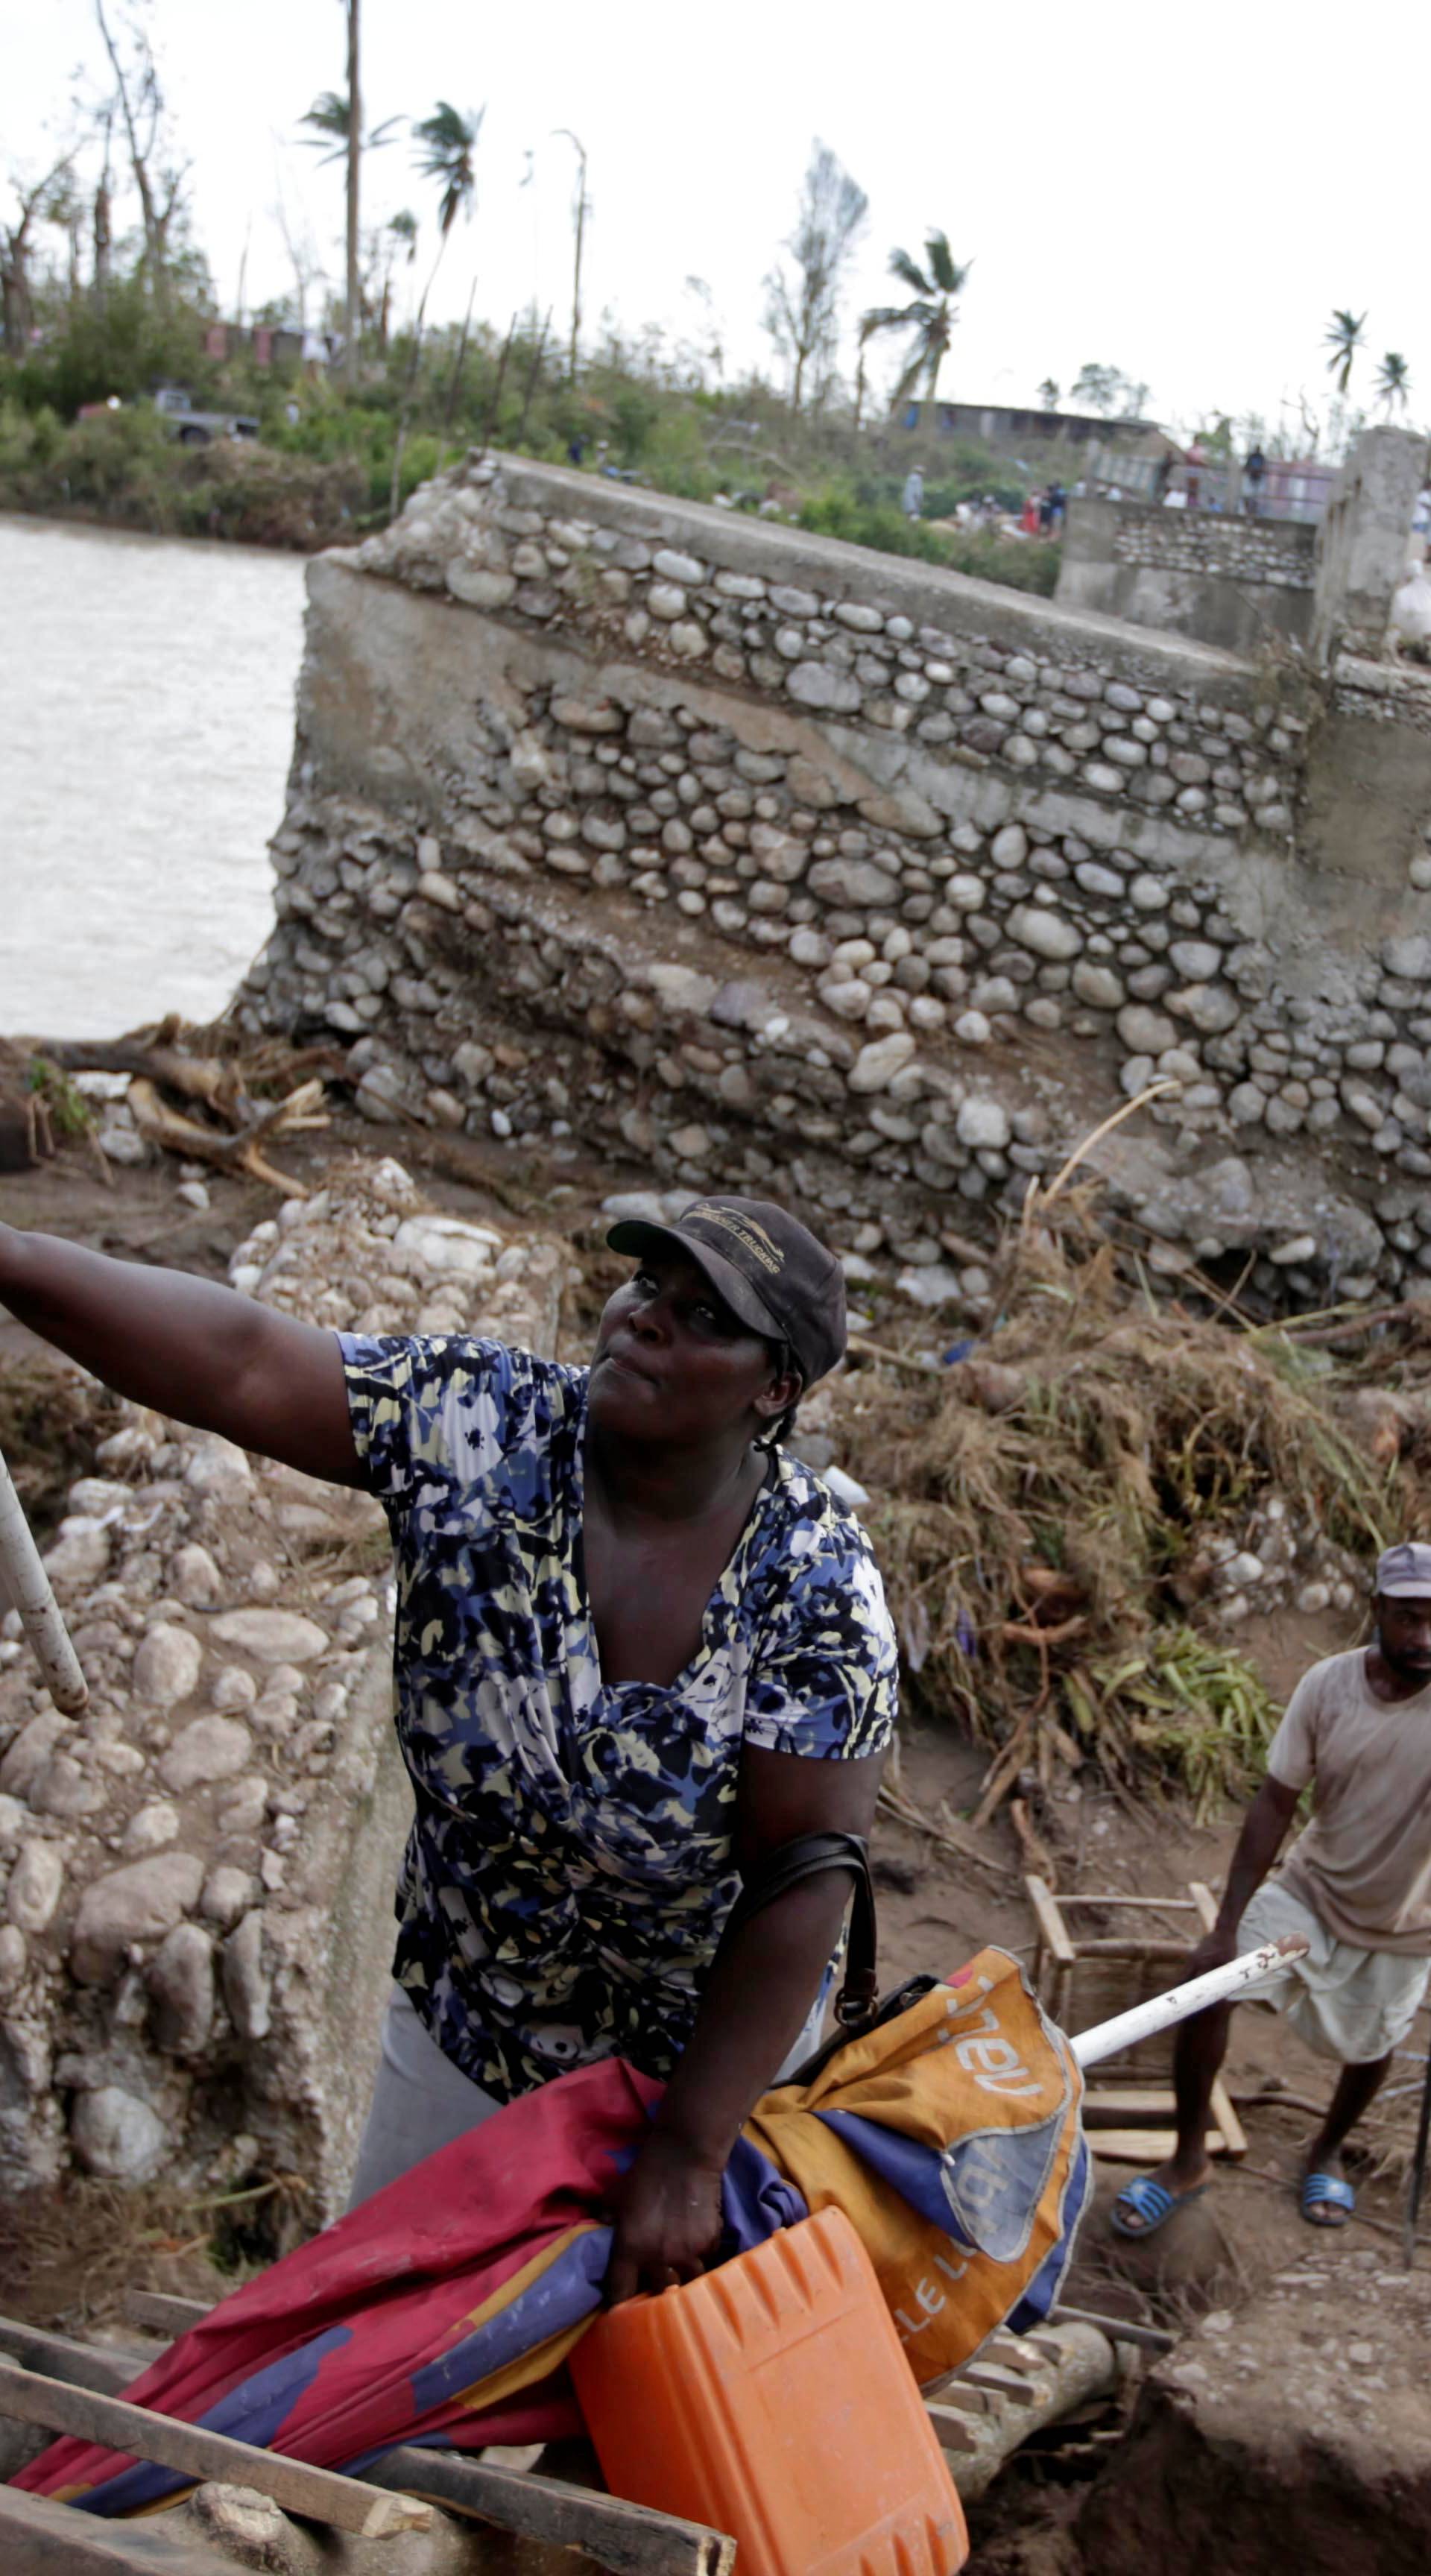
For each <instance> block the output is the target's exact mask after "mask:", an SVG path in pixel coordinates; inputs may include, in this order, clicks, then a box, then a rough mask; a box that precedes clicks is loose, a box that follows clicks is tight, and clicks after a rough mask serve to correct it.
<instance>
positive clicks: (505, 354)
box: [479, 313, 517, 456]
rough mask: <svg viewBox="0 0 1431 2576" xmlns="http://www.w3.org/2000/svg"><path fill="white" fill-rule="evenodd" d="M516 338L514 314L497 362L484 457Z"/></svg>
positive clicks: (484, 428) (485, 423)
mask: <svg viewBox="0 0 1431 2576" xmlns="http://www.w3.org/2000/svg"><path fill="white" fill-rule="evenodd" d="M516 336H517V317H516V315H515V313H514V314H513V316H512V318H511V321H510V322H509V323H508V325H507V336H506V339H505V340H504V341H503V343H502V354H501V357H500V358H499V359H498V361H497V381H496V383H495V384H494V385H493V387H492V399H491V401H490V402H489V403H488V405H487V415H486V418H485V419H484V421H483V423H482V444H481V448H480V450H479V453H480V454H481V455H483V456H485V455H486V453H487V450H488V448H489V447H490V445H491V443H492V432H493V430H494V429H495V428H496V425H497V408H498V405H499V404H500V402H501V399H502V387H503V385H504V383H505V382H506V376H507V360H508V359H509V358H510V356H511V354H512V342H513V341H514V340H515V338H516Z"/></svg>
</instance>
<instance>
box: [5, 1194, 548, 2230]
mask: <svg viewBox="0 0 1431 2576" xmlns="http://www.w3.org/2000/svg"><path fill="white" fill-rule="evenodd" d="M566 1271H567V1256H566V1255H565V1253H564V1251H563V1250H562V1248H561V1247H560V1246H558V1245H556V1244H554V1243H547V1242H543V1241H541V1240H532V1239H527V1240H524V1241H523V1242H521V1243H513V1242H509V1241H507V1240H506V1239H505V1238H504V1237H503V1236H502V1235H501V1234H500V1233H499V1232H498V1231H497V1230H496V1229H495V1228H493V1227H487V1226H476V1225H469V1224H466V1223H464V1222H463V1221H462V1220H460V1219H456V1218H451V1217H443V1216H437V1215H435V1214H433V1213H432V1212H431V1211H430V1210H429V1209H428V1208H427V1206H426V1204H425V1203H424V1201H423V1199H422V1197H421V1195H420V1193H419V1192H418V1191H417V1189H416V1188H415V1186H414V1184H413V1183H412V1181H411V1180H410V1179H409V1178H408V1176H407V1174H406V1173H405V1172H404V1171H402V1170H401V1168H400V1167H399V1166H398V1165H396V1164H394V1163H391V1162H386V1163H379V1164H367V1163H364V1162H361V1161H355V1162H351V1163H348V1164H346V1165H344V1166H341V1167H339V1168H338V1169H336V1170H335V1172H334V1173H333V1174H332V1175H331V1176H330V1179H329V1182H328V1185H327V1187H326V1188H325V1189H324V1190H323V1191H322V1193H321V1194H320V1195H319V1196H318V1197H316V1198H313V1199H308V1200H291V1201H289V1202H287V1203H286V1204H285V1205H284V1207H283V1208H282V1210H281V1211H280V1215H279V1217H278V1219H277V1220H276V1221H274V1222H273V1223H269V1224H265V1225H262V1226H260V1227H258V1228H257V1229H256V1231H255V1233H254V1234H253V1235H252V1236H250V1238H249V1240H248V1242H247V1244H246V1245H245V1246H244V1247H243V1249H242V1251H241V1253H240V1254H239V1255H238V1256H237V1258H236V1262H235V1267H234V1277H235V1284H236V1285H237V1286H239V1287H240V1288H242V1289H244V1290H246V1291H247V1292H248V1293H249V1294H251V1295H255V1296H258V1297H261V1298H264V1299H265V1300H267V1301H268V1302H270V1303H273V1304H275V1305H281V1306H283V1307H284V1308H285V1309H286V1310H287V1311H288V1312H290V1313H294V1314H298V1315H301V1316H304V1317H305V1318H306V1319H308V1320H311V1321H314V1322H318V1323H322V1324H332V1325H334V1326H339V1327H344V1328H346V1327H350V1326H355V1327H356V1328H357V1329H359V1330H363V1331H369V1332H406V1331H410V1330H414V1329H417V1330H422V1331H425V1332H441V1331H444V1330H451V1331H456V1330H464V1331H471V1330H474V1329H481V1330H485V1331H491V1332H493V1333H494V1334H496V1335H498V1336H500V1337H503V1338H507V1339H511V1340H514V1341H520V1342H523V1343H525V1344H526V1345H527V1346H528V1347H531V1348H534V1349H539V1350H547V1351H550V1350H552V1349H553V1348H554V1346H555V1341H556V1334H557V1328H558V1316H559V1306H560V1298H561V1292H562V1286H563V1282H564V1279H565V1276H566ZM97 1466H98V1468H99V1470H100V1472H99V1473H97V1474H96V1475H94V1476H90V1477H86V1478H83V1479H81V1480H80V1482H79V1483H77V1484H76V1485H75V1486H74V1487H73V1489H72V1491H71V1493H70V1496H69V1503H70V1509H69V1513H68V1516H67V1517H66V1519H65V1520H64V1521H63V1522H62V1524H61V1527H60V1531H59V1534H58V1537H57V1539H56V1541H55V1543H54V1545H53V1546H52V1547H51V1549H50V1551H49V1554H48V1556H47V1559H46V1562H47V1565H48V1568H49V1572H50V1576H51V1580H52V1582H53V1583H54V1586H55V1589H56V1592H57V1594H58V1595H59V1598H60V1600H61V1602H62V1603H63V1604H64V1605H65V1606H66V1608H67V1611H68V1615H69V1618H70V1622H71V1626H72V1629H73V1633H74V1637H75V1643H76V1646H77V1648H78V1651H79V1654H80V1658H81V1661H82V1663H83V1665H84V1669H85V1673H86V1676H87V1679H88V1681H89V1684H90V1693H91V1697H90V1705H89V1707H88V1709H87V1711H86V1712H85V1714H84V1716H83V1717H82V1718H80V1719H77V1720H71V1719H68V1718H66V1717H63V1716H62V1715H61V1714H60V1712H59V1711H58V1710H57V1709H56V1708H54V1707H53V1706H52V1705H51V1703H50V1700H49V1695H48V1693H47V1692H46V1691H45V1690H44V1689H43V1688H42V1687H41V1686H40V1685H39V1683H38V1682H37V1680H36V1678H35V1674H34V1668H33V1665H32V1663H31V1660H30V1657H29V1654H28V1651H27V1650H26V1649H25V1648H24V1647H23V1646H22V1645H21V1644H20V1642H19V1637H18V1621H17V1620H16V1619H15V1617H14V1615H13V1614H12V1615H11V1616H10V1618H9V1619H8V1620H7V1621H6V1623H5V1634H6V1642H5V1643H4V1644H0V2179H3V2181H4V2183H5V2184H6V2185H7V2186H8V2187H11V2188H18V2187H21V2186H23V2185H26V2184H30V2183H35V2182H39V2181H44V2180H48V2179H50V2178H52V2177H53V2176H54V2175H55V2174H56V2173H57V2172H59V2171H60V2170H61V2169H62V2168H63V2167H64V2166H65V2165H66V2164H67V2163H69V2162H73V2163H74V2164H76V2165H78V2166H79V2167H80V2168H82V2169H83V2170H85V2171H87V2172H90V2173H94V2174H100V2175H110V2176H114V2177H116V2178H119V2179H123V2180H134V2181H138V2180H143V2179H145V2178H146V2177H147V2176H149V2175H151V2174H153V2173H155V2172H157V2171H158V2170H159V2168H160V2167H161V2165H162V2166H163V2167H164V2169H165V2171H166V2173H168V2174H170V2175H172V2176H173V2177H175V2178H176V2179H179V2180H181V2181H182V2180H185V2179H195V2178H197V2177H199V2176H200V2175H202V2176H204V2177H206V2178H213V2177H215V2176H219V2177H227V2176H229V2175H231V2174H232V2173H234V2172H236V2171H243V2170H245V2169H247V2168H248V2167H249V2166H251V2165H253V2164H255V2163H258V2162H262V2163H264V2164H267V2165H270V2166H274V2167H277V2168H278V2169H281V2170H286V2171H289V2172H296V2173H299V2174H302V2175H304V2176H305V2177H306V2178H307V2179H308V2180H309V2181H311V2182H312V2184H313V2185H314V2187H315V2190H316V2192H317V2195H318V2200H319V2204H320V2206H323V2207H331V2206H332V2205H333V2203H334V2201H335V2199H336V2198H337V2196H338V2195H339V2194H340V2193H341V2190H342V2187H343V2182H344V2178H345V2175H346V2171H347V2168H348V2163H349V2159H350V2157H351V2152H352V2147H353V2143H354V2136H355V2130H356V2124H357V2121H358V2119H359V2117H360V2115H361V2111H362V2108H363V2100H364V2093H365V2088H366V2086H367V2084H368V2082H369V2080H370V2077H371V2071H372V2060H373V2053H374V2050H375V2047H376V2028H377V2017H378V2013H379V2009H380V2005H381V1999H382V1995H383V1993H384V1991H385V1987H386V1981H387V1971H388V1962H389V1958H390V1952H391V1901H392V1883H393V1878H394V1874H395V1870H396V1866H397V1860H398V1856H399V1852H400V1849H401V1842H402V1837H403V1834H404V1832H405V1830H406V1817H407V1799H406V1787H405V1781H404V1779H403V1776H402V1772H401V1766H400V1763H399V1761H398V1757H397V1754H396V1749H395V1745H394V1742H393V1740H392V1728H391V1716H390V1704H391V1692H390V1679H389V1669H388V1668H389V1665H390V1659H391V1628H390V1609H391V1589H390V1575H389V1570H388V1551H387V1544H386V1532H385V1528H384V1525H383V1521H382V1515H381V1513H380V1512H379V1510H378V1508H377V1506H376V1505H375V1504H374V1503H372V1502H371V1501H369V1500H368V1499H367V1498H366V1497H364V1496H361V1495H358V1494H353V1493H346V1492H345V1493H339V1492H337V1491H335V1490H333V1489H331V1488H329V1487H326V1486H322V1485H317V1484H315V1483H313V1482H312V1480H311V1479H309V1478H307V1477H304V1476H301V1475H298V1474H296V1473H295V1472H293V1471H292V1470H289V1469H284V1468H278V1467H272V1466H269V1465H267V1464H265V1463H263V1462H259V1461H254V1460H251V1459H249V1458H247V1457H245V1456H244V1455H243V1454H242V1452H240V1451H239V1450H236V1449H234V1448H233V1447H232V1446H230V1444H229V1443H227V1442H226V1441H223V1440H219V1439H216V1438H213V1437H210V1436H207V1435H202V1434H195V1433H193V1432H189V1431H185V1430H182V1429H180V1428H179V1427H178V1426H176V1425H175V1424H173V1423H169V1422H165V1421H161V1420H159V1419H158V1418H157V1417H154V1416H152V1415H140V1414H139V1413H137V1412H131V1418H130V1419H129V1420H128V1421H127V1422H126V1424H125V1426H124V1427H123V1428H122V1429H121V1430H120V1431H118V1432H117V1433H115V1434H114V1435H113V1436H112V1437H111V1438H109V1439H108V1440H106V1441H105V1442H104V1443H103V1444H102V1446H101V1448H100V1450H99V1452H98V1456H97Z"/></svg>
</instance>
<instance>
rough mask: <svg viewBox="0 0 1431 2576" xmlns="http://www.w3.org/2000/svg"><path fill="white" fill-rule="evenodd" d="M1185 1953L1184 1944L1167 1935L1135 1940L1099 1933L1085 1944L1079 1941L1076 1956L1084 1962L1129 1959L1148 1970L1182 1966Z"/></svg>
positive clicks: (1115, 1934)
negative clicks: (1089, 1960)
mask: <svg viewBox="0 0 1431 2576" xmlns="http://www.w3.org/2000/svg"><path fill="white" fill-rule="evenodd" d="M1187 1954H1188V1945H1187V1943H1186V1941H1179V1940H1178V1939H1177V1938H1176V1937H1175V1936H1174V1935H1172V1934H1168V1935H1167V1936H1166V1937H1165V1938H1163V1939H1161V1940H1153V1939H1151V1938H1149V1939H1147V1940H1134V1939H1132V1938H1131V1937H1130V1936H1129V1935H1127V1934H1120V1933H1107V1934H1103V1933H1100V1934H1098V1935H1096V1936H1095V1937H1093V1938H1090V1939H1089V1940H1087V1941H1084V1940H1080V1941H1079V1942H1078V1944H1077V1948H1076V1952H1075V1956H1076V1958H1077V1959H1078V1960H1079V1961H1082V1960H1084V1959H1128V1960H1131V1961H1132V1962H1133V1963H1134V1965H1141V1966H1144V1967H1150V1968H1170V1967H1174V1966H1181V1964H1182V1962H1183V1960H1184V1959H1186V1957H1187Z"/></svg>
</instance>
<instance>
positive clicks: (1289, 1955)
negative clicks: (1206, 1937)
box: [1070, 1932, 1307, 2067]
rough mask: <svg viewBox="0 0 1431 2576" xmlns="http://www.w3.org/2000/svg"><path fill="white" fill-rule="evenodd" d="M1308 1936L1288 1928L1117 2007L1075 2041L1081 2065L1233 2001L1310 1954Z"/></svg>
mask: <svg viewBox="0 0 1431 2576" xmlns="http://www.w3.org/2000/svg"><path fill="white" fill-rule="evenodd" d="M1306 1949H1307V1944H1306V1942H1305V1941H1304V1940H1303V1939H1302V1937H1301V1935H1300V1934H1299V1933H1296V1932H1287V1933H1284V1934H1283V1937H1282V1939H1281V1940H1280V1941H1269V1942H1267V1943H1266V1944H1265V1946H1264V1947H1263V1948H1262V1949H1260V1950H1247V1951H1244V1953H1243V1955H1242V1957H1241V1958H1240V1959H1229V1960H1228V1962H1227V1965H1226V1967H1223V1968H1209V1969H1208V1971H1207V1974H1206V1975H1205V1976H1202V1977H1190V1978H1189V1979H1188V1982H1187V1984H1186V1985H1184V1986H1170V1987H1169V1988H1168V1991H1167V1993H1166V1994H1165V1995H1150V1996H1149V1998H1148V2000H1147V2002H1146V2003H1143V2004H1134V2006H1133V2008H1132V2010H1131V2012H1125V2013H1117V2014H1115V2016H1114V2018H1113V2020H1112V2021H1100V2022H1095V2023H1094V2026H1093V2028H1092V2030H1085V2031H1081V2032H1080V2033H1079V2036H1078V2038H1077V2039H1075V2040H1073V2041H1071V2042H1070V2046H1071V2047H1072V2050H1073V2054H1074V2056H1075V2057H1076V2058H1077V2060H1078V2063H1079V2065H1080V2066H1084V2067H1087V2066H1097V2065H1098V2064H1099V2063H1100V2061H1101V2060H1102V2059H1103V2058H1105V2057H1117V2056H1118V2055H1119V2054H1120V2053H1121V2051H1122V2050H1123V2049H1125V2048H1131V2047H1132V2046H1133V2045H1134V2043H1135V2041H1137V2040H1140V2039H1152V2038H1153V2037H1155V2035H1156V2034H1157V2032H1158V2031H1160V2030H1171V2029H1172V2027H1173V2025H1174V2023H1175V2022H1180V2021H1187V2020H1189V2019H1190V2018H1191V2016H1192V2015H1193V2014H1194V2013H1200V2012H1206V2010H1207V2008H1208V2005H1209V2004H1225V2003H1229V2002H1230V2001H1231V2000H1232V1998H1233V1996H1234V1995H1240V1994H1242V1993H1244V1992H1245V1991H1246V1989H1247V1988H1248V1987H1249V1986H1260V1985H1262V1984H1263V1983H1264V1982H1265V1980H1266V1979H1267V1978H1268V1977H1275V1976H1277V1975H1279V1974H1280V1972H1281V1970H1282V1969H1283V1968H1287V1967H1290V1966H1291V1963H1292V1961H1293V1960H1294V1959H1300V1958H1302V1957H1304V1956H1305V1954H1306Z"/></svg>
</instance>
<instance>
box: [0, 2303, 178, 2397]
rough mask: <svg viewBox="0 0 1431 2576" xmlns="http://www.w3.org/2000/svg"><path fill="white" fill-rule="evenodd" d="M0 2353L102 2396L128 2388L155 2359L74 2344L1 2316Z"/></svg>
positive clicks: (149, 2354) (150, 2355) (110, 2346)
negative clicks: (94, 2390)
mask: <svg viewBox="0 0 1431 2576" xmlns="http://www.w3.org/2000/svg"><path fill="white" fill-rule="evenodd" d="M0 2353H8V2354H9V2356H10V2358H11V2360H12V2361H18V2362H20V2363H21V2364H22V2365H23V2367H24V2368H25V2369H26V2370H43V2371H47V2372H48V2373H49V2376H50V2377H51V2379H63V2380H66V2381H68V2383H69V2385H70V2387H71V2388H94V2389H97V2390H98V2391H99V2393H100V2395H101V2396H103V2397H109V2396H113V2395H114V2393H115V2392H116V2390H118V2389H121V2388H127V2387H128V2386H129V2383H130V2381H131V2379H137V2378H138V2377H139V2374H140V2372H141V2370H147V2369H148V2367H149V2364H150V2362H151V2361H153V2360H154V2359H156V2357H157V2354H156V2351H154V2350H151V2351H149V2352H122V2351H120V2350H119V2348H118V2347H117V2346H116V2345H114V2344H103V2343H99V2344H95V2343H73V2342H71V2340H70V2337H69V2336H68V2335H61V2334H47V2333H46V2332H45V2330H44V2329H43V2328H42V2327H40V2326H30V2325H26V2324H25V2323H24V2322H23V2320H22V2319H21V2318H19V2317H0Z"/></svg>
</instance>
